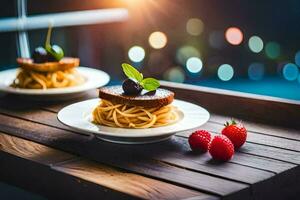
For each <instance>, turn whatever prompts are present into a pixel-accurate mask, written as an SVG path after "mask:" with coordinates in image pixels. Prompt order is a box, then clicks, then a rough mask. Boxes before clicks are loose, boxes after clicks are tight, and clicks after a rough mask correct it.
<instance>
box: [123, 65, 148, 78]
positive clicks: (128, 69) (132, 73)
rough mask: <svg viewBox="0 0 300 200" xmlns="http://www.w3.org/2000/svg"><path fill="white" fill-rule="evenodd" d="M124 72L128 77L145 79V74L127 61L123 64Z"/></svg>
mask: <svg viewBox="0 0 300 200" xmlns="http://www.w3.org/2000/svg"><path fill="white" fill-rule="evenodd" d="M122 68H123V72H124V74H125V75H126V76H127V77H128V78H132V79H135V80H136V81H137V82H141V81H142V80H143V74H141V73H140V72H139V71H138V70H136V69H135V68H134V67H132V66H131V65H129V64H127V63H123V64H122Z"/></svg>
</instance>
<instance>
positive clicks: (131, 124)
mask: <svg viewBox="0 0 300 200" xmlns="http://www.w3.org/2000/svg"><path fill="white" fill-rule="evenodd" d="M92 114H93V122H94V123H96V124H101V125H106V126H110V127H121V128H151V127H160V126H166V125H169V124H173V123H175V122H177V121H178V120H179V116H178V110H177V108H176V107H175V106H173V105H167V106H163V107H159V108H144V107H139V106H129V105H125V104H113V103H112V102H110V101H107V100H101V101H100V104H99V105H98V106H97V107H96V108H95V109H94V111H93V113H92Z"/></svg>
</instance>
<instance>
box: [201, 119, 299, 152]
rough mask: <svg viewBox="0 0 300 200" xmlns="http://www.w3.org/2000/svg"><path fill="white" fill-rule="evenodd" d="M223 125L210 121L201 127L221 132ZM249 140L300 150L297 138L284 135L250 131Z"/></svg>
mask: <svg viewBox="0 0 300 200" xmlns="http://www.w3.org/2000/svg"><path fill="white" fill-rule="evenodd" d="M223 127H224V126H223V125H221V124H219V123H214V122H208V123H206V124H204V125H203V126H201V128H203V129H206V130H209V131H210V132H214V133H217V134H218V133H221V130H222V129H223ZM247 141H248V142H252V143H256V144H263V145H268V146H272V147H278V148H282V149H288V150H292V151H298V152H300V141H297V140H291V139H286V138H282V137H276V136H270V135H264V134H259V133H254V132H251V131H248V135H247Z"/></svg>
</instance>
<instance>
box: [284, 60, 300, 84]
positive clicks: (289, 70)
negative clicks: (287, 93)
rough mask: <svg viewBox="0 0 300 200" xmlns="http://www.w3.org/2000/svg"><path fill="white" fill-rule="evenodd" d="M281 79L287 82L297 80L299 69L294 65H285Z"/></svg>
mask: <svg viewBox="0 0 300 200" xmlns="http://www.w3.org/2000/svg"><path fill="white" fill-rule="evenodd" d="M282 74H283V77H284V78H285V79H286V80H288V81H294V80H296V79H297V78H298V75H299V69H298V67H297V65H295V64H294V63H287V64H285V65H284V67H283V70H282Z"/></svg>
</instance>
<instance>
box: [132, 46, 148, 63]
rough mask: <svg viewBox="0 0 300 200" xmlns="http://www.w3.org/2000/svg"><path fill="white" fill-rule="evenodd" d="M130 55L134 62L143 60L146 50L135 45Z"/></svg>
mask: <svg viewBox="0 0 300 200" xmlns="http://www.w3.org/2000/svg"><path fill="white" fill-rule="evenodd" d="M128 57H129V59H130V60H131V61H132V62H141V61H142V60H144V58H145V50H144V49H143V48H142V47H140V46H133V47H131V48H130V49H129V51H128Z"/></svg>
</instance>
